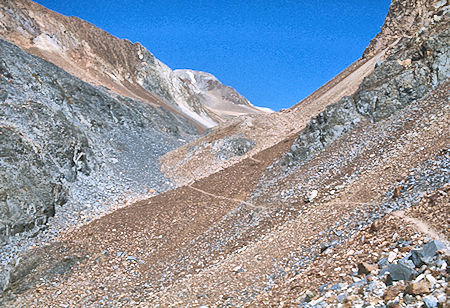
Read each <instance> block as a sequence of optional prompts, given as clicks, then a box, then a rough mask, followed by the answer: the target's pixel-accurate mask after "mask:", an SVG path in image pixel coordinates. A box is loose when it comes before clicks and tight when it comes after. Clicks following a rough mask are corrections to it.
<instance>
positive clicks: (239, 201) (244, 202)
mask: <svg viewBox="0 0 450 308" xmlns="http://www.w3.org/2000/svg"><path fill="white" fill-rule="evenodd" d="M188 187H189V188H192V189H193V190H195V191H198V192H200V193H202V194H205V195H208V196H211V197H213V198H217V199H223V200H229V201H233V202H238V203H242V204H245V205H247V206H249V207H251V208H254V209H262V207H259V206H256V205H254V204H252V203H250V202H246V201H244V200H240V199H234V198H228V197H223V196H219V195H216V194H211V193H209V192H207V191H204V190H202V189H199V188H195V187H193V186H191V185H188Z"/></svg>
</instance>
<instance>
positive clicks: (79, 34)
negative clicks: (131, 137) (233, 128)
mask: <svg viewBox="0 0 450 308" xmlns="http://www.w3.org/2000/svg"><path fill="white" fill-rule="evenodd" d="M0 4H1V5H0V35H1V36H3V37H4V38H6V39H7V40H9V41H11V42H13V43H14V44H16V45H18V46H20V47H21V48H23V49H24V50H26V51H28V52H30V53H32V54H34V55H37V56H39V57H41V58H44V59H46V60H48V61H50V62H52V63H54V64H55V65H57V66H59V67H61V68H63V69H64V70H66V71H67V72H69V73H71V74H73V75H74V76H76V77H78V78H80V79H82V80H84V81H86V82H88V83H91V84H93V85H96V86H104V87H106V88H109V89H111V90H112V91H113V92H115V93H118V94H120V95H122V96H127V97H131V98H136V99H139V100H142V101H146V102H150V103H153V104H156V105H161V106H166V107H169V108H171V109H172V111H174V112H178V113H180V114H182V115H184V116H186V117H187V118H189V119H191V120H192V121H194V122H195V123H196V124H198V125H200V126H201V127H212V126H215V125H216V124H217V121H221V120H222V118H221V115H220V114H215V113H214V112H213V111H211V110H209V109H207V108H205V106H204V103H205V100H204V97H199V95H198V93H195V92H193V91H192V89H191V88H190V87H189V84H187V83H186V82H184V80H179V79H178V78H177V75H175V74H174V73H173V72H172V70H171V69H170V68H169V67H167V66H166V65H165V64H163V63H162V62H161V61H159V60H158V59H156V58H155V57H154V56H153V55H152V54H151V53H150V52H149V51H148V50H146V49H145V48H144V47H143V46H142V45H141V44H139V43H135V44H132V43H131V42H130V41H128V40H120V39H118V38H116V37H114V36H112V35H110V34H108V33H106V32H105V31H103V30H101V29H99V28H97V27H95V26H93V25H91V24H89V23H87V22H85V21H83V20H81V19H79V18H76V17H65V16H62V15H60V14H58V13H55V12H53V11H50V10H48V9H46V8H44V7H42V6H40V5H38V4H36V3H34V2H32V1H29V0H1V1H0ZM233 91H234V90H233ZM235 95H239V94H237V93H236V94H235ZM230 107H231V108H232V107H233V104H230ZM248 111H249V112H251V113H261V112H262V111H261V110H259V109H257V108H252V107H249V108H248Z"/></svg>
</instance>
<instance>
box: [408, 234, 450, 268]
mask: <svg viewBox="0 0 450 308" xmlns="http://www.w3.org/2000/svg"><path fill="white" fill-rule="evenodd" d="M445 249H447V247H446V246H445V244H444V243H442V242H440V241H436V240H434V241H431V242H428V243H427V244H425V245H424V246H423V248H422V249H419V250H412V251H411V257H410V260H411V261H412V262H413V263H414V265H415V266H416V267H421V266H422V265H424V264H429V263H431V262H432V260H433V258H434V257H435V256H436V255H437V252H438V251H439V250H445Z"/></svg>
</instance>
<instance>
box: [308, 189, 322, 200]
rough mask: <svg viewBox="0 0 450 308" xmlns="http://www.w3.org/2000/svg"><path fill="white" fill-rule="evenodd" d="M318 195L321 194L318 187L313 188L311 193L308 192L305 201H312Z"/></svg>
mask: <svg viewBox="0 0 450 308" xmlns="http://www.w3.org/2000/svg"><path fill="white" fill-rule="evenodd" d="M318 195H319V192H318V191H317V190H316V189H314V190H311V191H310V192H309V193H307V194H306V196H305V201H308V202H311V201H313V200H314V199H315V198H317V196H318Z"/></svg>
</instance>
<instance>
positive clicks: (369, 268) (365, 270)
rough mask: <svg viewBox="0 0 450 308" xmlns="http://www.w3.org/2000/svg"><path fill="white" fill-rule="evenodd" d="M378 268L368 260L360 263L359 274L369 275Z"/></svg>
mask: <svg viewBox="0 0 450 308" xmlns="http://www.w3.org/2000/svg"><path fill="white" fill-rule="evenodd" d="M376 270H378V266H377V265H376V264H370V263H366V262H362V263H358V275H369V274H371V273H373V272H375V271H376Z"/></svg>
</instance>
